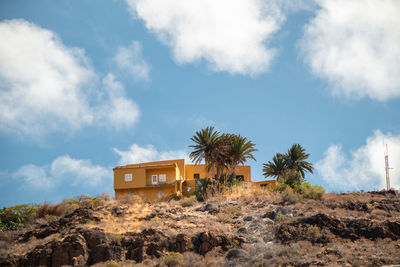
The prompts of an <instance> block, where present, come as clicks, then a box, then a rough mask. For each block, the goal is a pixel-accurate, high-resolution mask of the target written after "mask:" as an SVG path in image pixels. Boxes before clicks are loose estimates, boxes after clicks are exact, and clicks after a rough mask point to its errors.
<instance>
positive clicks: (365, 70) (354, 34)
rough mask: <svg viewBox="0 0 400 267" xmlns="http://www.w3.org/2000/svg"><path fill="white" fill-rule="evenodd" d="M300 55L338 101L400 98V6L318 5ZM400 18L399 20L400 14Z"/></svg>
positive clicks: (381, 3)
mask: <svg viewBox="0 0 400 267" xmlns="http://www.w3.org/2000/svg"><path fill="white" fill-rule="evenodd" d="M316 3H317V4H318V6H319V8H318V9H317V10H316V15H315V17H314V18H313V19H311V20H310V21H309V22H308V23H307V24H306V25H305V26H304V36H303V38H302V39H301V40H299V44H300V52H301V54H302V56H303V59H304V61H305V63H306V64H307V65H308V66H309V68H310V71H311V72H312V73H313V74H314V75H315V76H317V77H319V78H321V79H323V80H326V81H327V82H328V84H329V89H330V91H331V93H332V95H334V96H337V97H342V98H346V99H357V100H358V99H361V98H370V99H373V100H377V101H388V100H390V99H392V98H397V97H400V76H399V75H398V73H400V65H399V64H396V62H399V61H400V47H399V46H398V45H397V46H396V44H398V43H399V42H400V35H399V34H398V32H399V31H400V26H399V25H400V17H399V16H398V15H396V10H397V11H399V12H400V3H399V2H395V1H390V0H389V1H364V2H361V1H358V2H357V1H335V0H324V1H322V0H317V1H316ZM399 12H397V14H398V13H399Z"/></svg>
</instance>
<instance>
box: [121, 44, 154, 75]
mask: <svg viewBox="0 0 400 267" xmlns="http://www.w3.org/2000/svg"><path fill="white" fill-rule="evenodd" d="M113 61H114V62H115V63H116V64H117V66H118V68H119V69H120V70H122V71H124V72H126V73H127V74H129V76H130V77H132V78H133V80H135V81H145V82H149V81H150V80H151V79H150V70H151V67H150V65H149V63H148V62H147V61H146V60H145V59H144V57H143V46H142V44H141V43H140V42H139V41H132V42H131V44H130V45H128V46H120V47H119V48H118V51H117V53H116V54H115V56H114V58H113Z"/></svg>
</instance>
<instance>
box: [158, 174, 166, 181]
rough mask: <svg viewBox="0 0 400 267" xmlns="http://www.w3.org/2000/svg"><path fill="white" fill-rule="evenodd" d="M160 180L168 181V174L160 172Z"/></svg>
mask: <svg viewBox="0 0 400 267" xmlns="http://www.w3.org/2000/svg"><path fill="white" fill-rule="evenodd" d="M158 180H159V181H160V182H166V181H167V175H165V174H160V175H159V176H158Z"/></svg>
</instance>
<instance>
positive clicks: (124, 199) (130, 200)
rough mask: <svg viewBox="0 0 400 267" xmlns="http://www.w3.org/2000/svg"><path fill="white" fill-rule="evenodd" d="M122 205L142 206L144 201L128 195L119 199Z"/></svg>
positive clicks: (136, 196)
mask: <svg viewBox="0 0 400 267" xmlns="http://www.w3.org/2000/svg"><path fill="white" fill-rule="evenodd" d="M118 201H119V202H120V203H121V204H141V203H143V199H142V198H141V197H140V196H138V195H131V194H126V195H123V196H121V197H119V198H118Z"/></svg>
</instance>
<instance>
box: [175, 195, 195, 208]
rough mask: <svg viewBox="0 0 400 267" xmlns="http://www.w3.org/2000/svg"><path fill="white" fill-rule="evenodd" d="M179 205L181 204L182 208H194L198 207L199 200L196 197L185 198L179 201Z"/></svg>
mask: <svg viewBox="0 0 400 267" xmlns="http://www.w3.org/2000/svg"><path fill="white" fill-rule="evenodd" d="M179 203H180V204H181V206H182V207H192V206H194V205H196V203H197V198H196V196H194V195H193V196H190V197H185V198H182V199H181V200H179Z"/></svg>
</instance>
